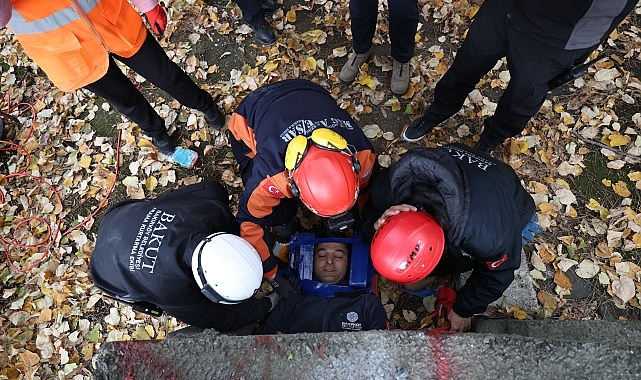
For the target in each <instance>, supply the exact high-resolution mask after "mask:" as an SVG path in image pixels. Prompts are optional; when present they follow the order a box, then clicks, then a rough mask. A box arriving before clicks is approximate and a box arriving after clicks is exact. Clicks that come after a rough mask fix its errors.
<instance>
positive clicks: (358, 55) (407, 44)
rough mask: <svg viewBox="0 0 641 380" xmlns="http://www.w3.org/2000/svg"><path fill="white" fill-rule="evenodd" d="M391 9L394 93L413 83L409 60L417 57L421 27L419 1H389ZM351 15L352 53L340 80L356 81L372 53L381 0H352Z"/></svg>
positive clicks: (401, 93)
mask: <svg viewBox="0 0 641 380" xmlns="http://www.w3.org/2000/svg"><path fill="white" fill-rule="evenodd" d="M387 6H388V10H389V15H388V18H389V38H390V43H391V50H392V51H391V55H392V79H391V82H390V87H391V90H392V92H393V93H395V94H397V95H403V94H405V93H406V92H407V89H408V87H409V83H410V71H411V67H410V60H411V59H412V57H413V56H414V48H415V46H416V43H415V41H414V38H415V36H416V28H417V27H418V5H417V0H395V1H388V2H387ZM349 15H350V18H351V29H352V37H353V41H352V52H351V53H350V54H349V56H348V57H347V62H345V64H344V65H343V67H342V68H341V72H340V74H339V79H340V80H341V81H343V82H347V83H349V82H353V81H354V79H356V76H357V75H358V70H359V68H360V67H361V66H362V65H363V63H365V62H366V61H367V60H368V59H369V58H370V56H371V55H372V39H373V38H374V32H375V31H376V20H377V19H378V0H350V1H349Z"/></svg>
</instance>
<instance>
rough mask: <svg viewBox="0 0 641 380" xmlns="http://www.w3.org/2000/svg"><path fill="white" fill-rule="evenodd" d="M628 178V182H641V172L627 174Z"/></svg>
mask: <svg viewBox="0 0 641 380" xmlns="http://www.w3.org/2000/svg"><path fill="white" fill-rule="evenodd" d="M628 178H630V181H641V172H630V173H628Z"/></svg>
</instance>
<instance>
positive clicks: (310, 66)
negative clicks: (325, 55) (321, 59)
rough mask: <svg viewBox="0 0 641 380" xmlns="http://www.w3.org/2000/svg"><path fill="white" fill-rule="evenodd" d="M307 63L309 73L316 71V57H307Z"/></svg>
mask: <svg viewBox="0 0 641 380" xmlns="http://www.w3.org/2000/svg"><path fill="white" fill-rule="evenodd" d="M305 62H307V67H308V69H309V70H308V71H316V67H317V64H316V58H314V57H307V59H306V60H305Z"/></svg>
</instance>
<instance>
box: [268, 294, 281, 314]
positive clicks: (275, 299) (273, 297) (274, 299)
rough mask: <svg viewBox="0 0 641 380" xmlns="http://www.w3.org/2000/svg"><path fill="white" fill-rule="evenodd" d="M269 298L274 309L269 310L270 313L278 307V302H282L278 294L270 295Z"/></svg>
mask: <svg viewBox="0 0 641 380" xmlns="http://www.w3.org/2000/svg"><path fill="white" fill-rule="evenodd" d="M267 298H269V300H270V301H271V303H272V307H270V308H269V311H272V310H274V308H275V307H276V305H278V301H280V296H279V295H278V293H276V292H272V294H270V295H268V296H267Z"/></svg>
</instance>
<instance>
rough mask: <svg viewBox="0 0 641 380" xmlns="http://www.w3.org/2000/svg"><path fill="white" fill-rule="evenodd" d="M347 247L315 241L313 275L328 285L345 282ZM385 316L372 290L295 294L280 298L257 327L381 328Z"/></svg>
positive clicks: (282, 329) (267, 331)
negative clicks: (344, 293)
mask: <svg viewBox="0 0 641 380" xmlns="http://www.w3.org/2000/svg"><path fill="white" fill-rule="evenodd" d="M348 267H349V248H348V246H347V244H345V243H335V242H326V243H319V244H317V245H316V247H315V249H314V277H315V279H316V280H317V281H320V282H323V283H325V284H331V285H347V281H346V279H345V276H346V274H347V269H348ZM386 327H387V315H386V313H385V309H383V305H382V304H381V300H380V299H379V298H378V297H377V296H375V295H374V294H372V293H364V294H363V293H361V294H353V295H336V296H335V297H317V296H312V295H303V294H301V295H299V296H298V297H291V298H289V299H286V300H282V301H281V302H279V304H278V305H277V306H276V308H275V309H274V310H272V312H270V313H269V316H268V317H267V319H266V320H265V322H264V323H263V325H262V326H261V327H260V328H259V330H258V333H259V334H276V333H285V334H295V333H313V332H336V331H365V330H384V329H385V328H386Z"/></svg>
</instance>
